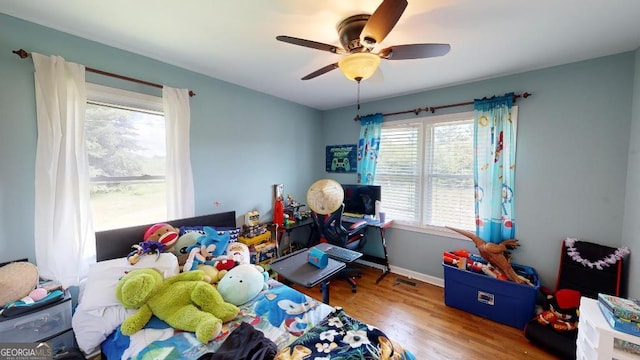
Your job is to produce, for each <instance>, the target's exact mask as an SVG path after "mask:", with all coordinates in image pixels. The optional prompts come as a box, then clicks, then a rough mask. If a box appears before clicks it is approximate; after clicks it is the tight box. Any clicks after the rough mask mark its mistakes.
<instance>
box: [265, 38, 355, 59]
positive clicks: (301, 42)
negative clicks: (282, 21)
mask: <svg viewBox="0 0 640 360" xmlns="http://www.w3.org/2000/svg"><path fill="white" fill-rule="evenodd" d="M276 39H277V40H279V41H282V42H286V43H289V44H293V45H299V46H304V47H308V48H312V49H317V50H323V51H328V52H331V53H334V54H342V53H344V50H342V49H341V48H339V47H337V46H334V45H329V44H325V43H321V42H317V41H312V40H305V39H299V38H295V37H292V36H286V35H279V36H276Z"/></svg>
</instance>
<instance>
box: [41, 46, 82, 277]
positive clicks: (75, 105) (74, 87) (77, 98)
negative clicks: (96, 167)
mask: <svg viewBox="0 0 640 360" xmlns="http://www.w3.org/2000/svg"><path fill="white" fill-rule="evenodd" d="M31 55H32V57H33V63H34V66H35V89H36V111H37V128H38V141H37V149H36V164H35V165H36V168H35V214H34V236H35V247H36V249H35V250H36V263H37V266H38V270H39V272H40V275H41V276H42V277H45V278H52V279H57V280H58V281H60V282H61V283H62V284H63V285H64V286H69V285H76V284H78V282H79V280H80V279H81V278H83V277H84V276H85V275H86V273H87V272H88V267H89V263H90V262H95V235H94V232H93V226H92V221H91V211H90V205H89V176H88V164H87V154H86V150H85V134H84V117H85V107H86V103H87V98H86V89H85V69H84V66H83V65H79V64H74V63H70V62H66V61H65V60H64V59H63V58H61V57H59V56H44V55H40V54H37V53H32V54H31ZM92 257H93V258H92Z"/></svg>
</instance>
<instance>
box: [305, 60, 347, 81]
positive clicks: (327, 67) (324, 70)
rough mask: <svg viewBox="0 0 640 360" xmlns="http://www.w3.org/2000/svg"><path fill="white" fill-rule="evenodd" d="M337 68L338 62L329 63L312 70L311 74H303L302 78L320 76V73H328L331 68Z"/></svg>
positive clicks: (307, 78)
mask: <svg viewBox="0 0 640 360" xmlns="http://www.w3.org/2000/svg"><path fill="white" fill-rule="evenodd" d="M337 68H338V63H335V64H329V65H327V66H325V67H322V68H320V69H318V70H316V71H314V72H312V73H311V74H309V75H307V76H305V77H303V78H302V80H310V79H313V78H314V77H317V76H320V75H322V74H325V73H328V72H329V71H331V70H334V69H337Z"/></svg>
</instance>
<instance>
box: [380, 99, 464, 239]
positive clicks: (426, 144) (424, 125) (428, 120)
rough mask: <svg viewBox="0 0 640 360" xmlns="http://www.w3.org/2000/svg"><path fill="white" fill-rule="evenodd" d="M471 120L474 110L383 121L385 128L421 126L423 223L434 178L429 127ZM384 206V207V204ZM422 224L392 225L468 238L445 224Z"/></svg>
mask: <svg viewBox="0 0 640 360" xmlns="http://www.w3.org/2000/svg"><path fill="white" fill-rule="evenodd" d="M469 120H470V121H471V123H472V124H473V121H474V111H464V112H456V113H448V114H441V115H433V116H423V117H419V118H411V119H400V120H390V121H385V122H383V123H382V127H383V128H384V127H385V126H389V127H391V126H402V125H418V126H419V132H420V135H419V136H420V137H421V140H422V141H421V143H420V144H419V146H420V148H419V149H418V152H419V153H420V159H418V161H419V162H420V163H419V164H416V174H419V175H418V176H419V178H418V179H417V180H418V189H417V192H418V193H417V194H416V195H418V196H419V198H420V202H419V204H418V208H417V209H416V210H417V211H419V212H420V214H419V215H420V216H419V223H420V224H422V223H423V219H424V218H425V216H426V211H427V208H428V206H427V201H428V200H429V199H430V197H429V194H428V193H427V190H428V184H427V181H428V180H429V181H430V179H431V178H433V176H432V175H431V174H430V166H432V165H431V164H433V161H429V162H427V160H428V159H429V158H430V159H432V158H433V153H432V152H431V149H430V147H431V142H432V138H431V136H429V135H430V133H429V132H428V129H429V127H430V126H433V125H435V124H438V123H454V122H468V121H469ZM471 178H472V180H473V174H471ZM376 179H377V176H376ZM375 184H379V183H377V182H375ZM383 191H384V190H383ZM383 202H384V201H383ZM383 207H384V204H383ZM420 224H418V225H413V224H406V223H405V224H403V223H402V222H401V221H400V222H398V221H395V222H394V223H393V226H392V227H393V228H396V229H402V230H408V231H413V232H418V233H424V234H429V235H436V236H444V237H450V238H456V239H465V240H468V239H467V238H465V237H463V236H461V235H460V234H458V233H454V232H452V231H450V230H447V229H446V228H445V227H443V226H438V225H429V224H424V225H420Z"/></svg>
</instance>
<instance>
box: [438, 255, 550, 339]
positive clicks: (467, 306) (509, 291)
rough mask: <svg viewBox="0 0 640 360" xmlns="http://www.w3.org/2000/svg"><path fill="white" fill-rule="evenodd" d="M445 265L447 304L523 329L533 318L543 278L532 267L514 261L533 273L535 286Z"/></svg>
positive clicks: (445, 295) (445, 297) (445, 298)
mask: <svg viewBox="0 0 640 360" xmlns="http://www.w3.org/2000/svg"><path fill="white" fill-rule="evenodd" d="M442 266H443V267H444V302H445V304H446V305H447V306H450V307H454V308H457V309H460V310H464V311H467V312H470V313H472V314H475V315H478V316H481V317H483V318H486V319H489V320H493V321H497V322H499V323H502V324H506V325H509V326H513V327H515V328H518V329H524V326H525V325H526V324H527V322H528V321H529V320H531V319H532V318H533V315H534V312H535V304H536V295H537V292H538V289H539V288H540V280H539V278H538V275H537V273H536V271H535V270H534V269H533V268H530V267H527V266H523V265H517V264H513V266H514V267H518V266H519V267H521V268H523V269H526V271H527V273H529V274H532V275H531V277H532V282H533V284H534V285H535V286H531V285H526V284H518V283H515V282H512V281H507V280H498V279H495V278H493V277H490V276H487V275H484V274H478V273H474V272H471V271H468V270H462V269H458V268H457V267H453V266H450V265H447V264H444V263H443V264H442Z"/></svg>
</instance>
